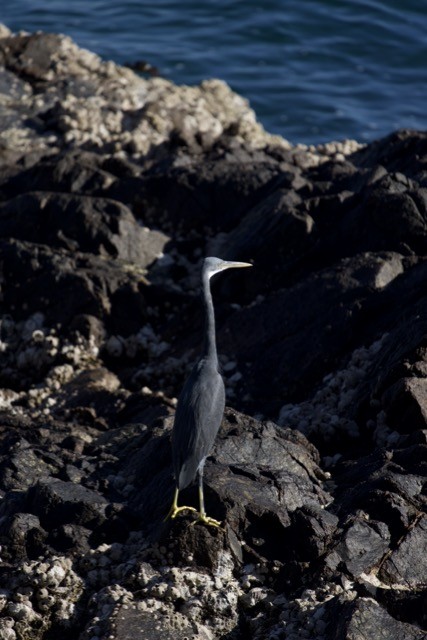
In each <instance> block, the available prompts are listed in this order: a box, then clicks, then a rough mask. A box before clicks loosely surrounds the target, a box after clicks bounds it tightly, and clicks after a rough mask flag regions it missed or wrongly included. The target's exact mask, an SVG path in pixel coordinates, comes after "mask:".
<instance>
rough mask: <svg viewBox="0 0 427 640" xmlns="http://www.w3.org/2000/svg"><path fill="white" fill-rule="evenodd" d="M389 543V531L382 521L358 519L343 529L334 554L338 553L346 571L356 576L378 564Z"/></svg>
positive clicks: (367, 571)
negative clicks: (343, 531)
mask: <svg viewBox="0 0 427 640" xmlns="http://www.w3.org/2000/svg"><path fill="white" fill-rule="evenodd" d="M389 544H390V533H389V531H388V528H387V526H386V525H385V524H384V523H383V522H375V521H364V520H361V519H358V520H355V521H354V522H353V523H352V524H351V525H350V526H349V527H348V529H347V530H346V531H345V533H344V535H343V537H342V541H341V542H340V543H339V545H338V546H337V547H336V548H335V549H334V554H338V555H339V557H340V558H341V561H342V562H343V563H344V565H345V568H346V570H347V571H348V573H349V574H350V575H351V576H353V578H358V577H359V576H360V575H361V574H362V573H369V571H370V570H371V569H372V568H373V567H378V566H380V563H381V560H382V559H383V557H384V556H385V554H386V552H387V551H388V550H389Z"/></svg>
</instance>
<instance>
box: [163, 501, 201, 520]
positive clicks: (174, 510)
mask: <svg viewBox="0 0 427 640" xmlns="http://www.w3.org/2000/svg"><path fill="white" fill-rule="evenodd" d="M181 511H197V509H195V508H194V507H177V506H176V505H172V506H171V508H170V511H169V513H168V515H167V516H166V518H165V519H164V520H163V522H166V520H169V518H170V519H171V520H173V519H174V518H176V516H177V515H178V513H180V512H181Z"/></svg>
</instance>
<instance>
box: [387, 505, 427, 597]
mask: <svg viewBox="0 0 427 640" xmlns="http://www.w3.org/2000/svg"><path fill="white" fill-rule="evenodd" d="M426 558H427V519H426V517H425V516H424V515H422V516H420V517H419V518H418V519H417V520H416V521H415V522H414V523H412V524H411V525H410V527H409V528H408V531H407V534H406V536H405V537H404V538H403V539H402V540H400V541H399V546H398V547H397V549H394V550H393V551H392V553H391V554H390V555H389V556H388V557H387V559H386V560H385V562H384V563H383V564H382V566H381V571H380V576H381V579H382V580H383V581H384V582H385V583H386V584H390V585H394V587H396V585H403V587H404V588H410V589H420V588H422V587H424V586H425V576H426V570H427V564H426V563H427V560H426Z"/></svg>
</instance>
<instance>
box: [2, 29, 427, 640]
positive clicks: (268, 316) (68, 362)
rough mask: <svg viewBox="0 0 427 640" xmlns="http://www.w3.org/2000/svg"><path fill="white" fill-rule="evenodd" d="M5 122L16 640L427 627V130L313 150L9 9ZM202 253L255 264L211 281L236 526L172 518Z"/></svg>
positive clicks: (320, 635)
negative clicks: (15, 25) (24, 29)
mask: <svg viewBox="0 0 427 640" xmlns="http://www.w3.org/2000/svg"><path fill="white" fill-rule="evenodd" d="M0 124H1V126H0V247H1V249H0V262H1V272H0V273H1V275H0V282H1V304H2V312H1V326H0V417H1V420H0V495H1V501H0V543H1V546H2V550H1V563H0V576H1V579H0V638H2V640H3V639H4V640H51V639H53V638H57V637H61V638H63V640H104V639H107V638H115V639H117V640H128V639H130V638H141V639H143V638H149V639H150V640H151V639H155V638H162V640H165V639H167V638H171V639H172V638H174V639H175V638H182V639H184V638H199V639H203V640H209V639H219V638H223V639H224V638H227V639H229V640H232V639H233V640H234V639H235V640H240V639H243V638H254V639H259V640H261V639H262V640H264V639H271V640H273V639H279V638H283V639H285V638H286V640H300V639H302V638H313V639H316V640H345V639H348V640H350V639H351V640H359V639H360V640H362V639H363V640H377V639H378V638H380V637H381V638H384V639H387V640H394V639H396V640H402V639H405V640H421V639H422V638H425V637H426V631H425V630H426V627H427V620H426V614H425V611H426V605H427V584H426V582H427V581H426V575H427V572H426V565H427V519H426V492H425V478H426V469H427V457H426V451H427V446H426V434H427V429H426V419H427V351H426V347H427V343H426V337H425V336H426V330H425V327H426V326H427V289H426V286H425V283H426V281H427V263H426V260H425V257H426V255H427V134H426V133H422V132H417V131H399V132H396V133H393V134H391V135H390V136H388V137H387V138H384V139H381V140H378V141H376V142H373V143H371V144H369V145H361V144H358V143H356V142H355V141H346V142H342V143H330V144H327V145H322V146H319V147H305V146H303V145H297V146H293V145H291V144H290V143H289V142H287V141H285V140H283V139H282V138H280V137H278V136H272V135H270V134H268V133H267V132H265V131H264V130H263V128H262V126H261V125H260V124H259V123H258V122H257V120H256V116H255V114H254V112H253V111H252V110H251V109H250V107H249V105H248V104H247V102H246V101H245V100H244V99H243V98H241V97H240V96H238V95H236V94H235V93H233V92H232V91H231V89H230V88H229V87H228V86H227V85H225V84H224V83H223V82H221V81H219V80H210V81H206V82H204V83H202V85H200V86H199V87H185V86H182V87H177V86H175V85H173V84H172V83H170V82H168V81H167V80H164V79H162V78H152V77H150V78H148V79H145V78H143V77H139V76H137V75H136V74H135V73H133V71H131V70H130V69H127V68H123V67H119V66H117V65H115V64H113V63H111V62H104V61H102V60H100V59H99V58H98V57H97V56H96V55H94V54H93V53H90V52H88V51H84V50H82V49H79V48H78V47H77V46H76V45H75V44H74V43H73V42H72V41H71V40H70V39H69V38H67V37H65V36H61V35H54V34H43V33H37V34H25V33H19V34H12V33H10V32H9V31H8V30H7V28H6V27H1V28H0ZM205 255H220V256H221V257H224V258H226V259H238V260H245V261H248V260H251V261H253V263H254V269H252V270H250V271H251V274H250V276H251V277H247V276H246V277H243V275H242V274H238V273H237V274H231V273H230V275H229V276H228V277H227V278H226V279H225V278H224V279H223V281H222V282H218V285H215V287H214V298H215V306H216V315H217V330H218V350H219V352H220V358H221V364H222V368H223V373H224V378H225V382H226V387H227V404H228V408H227V410H226V415H225V417H224V422H223V426H222V429H221V432H220V436H219V438H218V441H217V443H216V446H215V450H214V452H213V455H212V457H211V458H210V459H209V461H208V462H207V465H206V499H207V501H208V504H209V508H210V514H211V515H212V516H213V517H216V518H218V519H221V520H223V522H224V530H223V531H222V530H218V531H217V530H210V529H208V528H206V527H203V526H194V527H193V526H191V524H190V523H191V514H189V515H188V516H182V517H180V518H178V519H177V520H176V521H174V522H172V523H171V522H166V523H164V522H163V518H164V515H165V514H166V513H167V510H168V508H169V504H170V500H171V496H172V491H173V479H172V471H171V456H170V442H169V438H170V429H171V426H172V423H173V415H174V408H175V406H176V397H177V394H178V393H179V390H180V387H181V385H182V382H183V380H184V378H185V376H186V374H187V373H188V371H189V368H190V367H191V364H192V362H193V361H194V358H195V357H196V355H197V353H198V349H199V344H200V336H201V315H200V305H199V298H198V277H199V269H200V264H201V259H202V257H203V256H205ZM186 499H187V500H188V501H192V500H193V501H195V500H196V491H195V489H194V488H190V489H189V490H188V493H187V495H186Z"/></svg>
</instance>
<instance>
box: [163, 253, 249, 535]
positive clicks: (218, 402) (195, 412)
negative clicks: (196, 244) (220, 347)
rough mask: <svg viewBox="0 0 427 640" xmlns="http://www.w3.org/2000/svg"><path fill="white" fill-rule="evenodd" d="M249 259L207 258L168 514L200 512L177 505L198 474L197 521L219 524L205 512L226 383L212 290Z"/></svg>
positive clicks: (175, 440) (178, 419)
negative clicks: (199, 338)
mask: <svg viewBox="0 0 427 640" xmlns="http://www.w3.org/2000/svg"><path fill="white" fill-rule="evenodd" d="M251 266H252V265H251V264H250V263H248V262H230V261H226V260H221V259H220V258H205V260H204V262H203V268H202V296H203V303H204V311H205V331H204V343H203V349H202V353H201V356H200V359H199V360H198V362H197V363H196V364H195V366H194V367H193V370H192V371H191V374H190V376H189V377H188V379H187V381H186V382H185V384H184V387H183V389H182V391H181V394H180V396H179V399H178V404H177V408H176V413H175V421H174V425H173V431H172V458H173V467H174V475H175V494H174V498H173V503H172V507H171V509H170V511H169V513H168V516H167V518H168V517H170V518H175V517H176V516H177V515H178V513H180V512H181V511H185V510H189V511H197V510H196V509H195V508H194V507H187V506H182V507H179V506H178V495H179V492H180V490H181V489H184V488H185V487H187V486H188V485H189V484H190V483H191V482H192V481H193V480H194V478H195V477H196V475H197V474H198V475H199V516H198V519H197V522H203V523H205V524H208V525H211V526H214V527H219V526H220V525H221V523H220V522H218V520H215V519H214V518H210V517H209V516H207V515H206V510H205V502H204V495H203V468H204V464H205V460H206V458H207V456H208V455H209V453H210V451H211V449H212V446H213V443H214V441H215V438H216V435H217V433H218V430H219V427H220V425H221V420H222V416H223V414H224V408H225V390H224V382H223V379H222V377H221V374H220V372H219V365H218V354H217V350H216V336H215V314H214V306H213V301H212V293H211V289H210V279H211V278H212V276H214V275H216V274H217V273H220V272H221V271H224V270H225V269H235V268H240V267H251Z"/></svg>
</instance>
